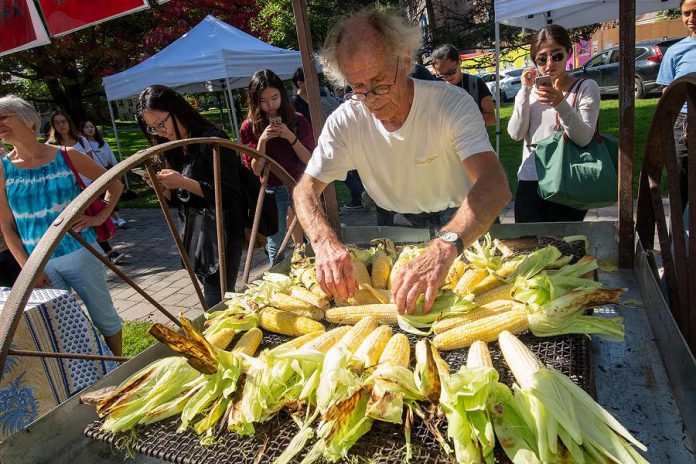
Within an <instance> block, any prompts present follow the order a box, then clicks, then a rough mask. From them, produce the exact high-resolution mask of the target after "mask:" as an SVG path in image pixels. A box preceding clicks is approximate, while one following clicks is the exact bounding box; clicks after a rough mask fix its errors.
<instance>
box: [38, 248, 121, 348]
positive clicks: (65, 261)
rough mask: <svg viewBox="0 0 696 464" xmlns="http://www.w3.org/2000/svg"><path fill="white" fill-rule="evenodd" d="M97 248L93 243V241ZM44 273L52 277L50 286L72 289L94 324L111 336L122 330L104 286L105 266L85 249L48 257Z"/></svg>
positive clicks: (106, 335) (103, 332) (106, 288)
mask: <svg viewBox="0 0 696 464" xmlns="http://www.w3.org/2000/svg"><path fill="white" fill-rule="evenodd" d="M92 246H94V247H95V248H96V243H94V244H92ZM44 272H45V273H46V275H47V276H48V278H49V279H51V288H60V289H63V290H66V291H68V292H69V291H70V289H71V288H72V289H73V290H75V293H77V294H78V295H79V296H80V298H82V301H83V302H84V303H85V306H86V307H87V312H88V313H89V317H91V318H92V322H93V323H94V325H95V327H96V328H97V329H99V331H100V332H101V333H102V334H103V335H104V336H105V337H110V336H112V335H116V334H117V333H118V332H120V331H121V317H120V316H119V315H118V313H117V312H116V308H114V302H113V301H112V300H111V295H110V294H109V288H108V287H107V286H106V268H105V267H104V265H103V264H102V263H101V261H99V260H98V259H97V258H96V257H94V255H92V253H90V252H89V251H87V249H86V248H80V249H79V250H76V251H73V252H72V253H69V254H67V255H64V256H59V257H58V258H51V260H50V261H49V262H48V264H46V268H45V269H44Z"/></svg>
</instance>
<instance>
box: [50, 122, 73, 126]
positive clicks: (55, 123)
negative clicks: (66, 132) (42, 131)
mask: <svg viewBox="0 0 696 464" xmlns="http://www.w3.org/2000/svg"><path fill="white" fill-rule="evenodd" d="M53 125H54V126H69V125H70V123H69V122H68V121H53Z"/></svg>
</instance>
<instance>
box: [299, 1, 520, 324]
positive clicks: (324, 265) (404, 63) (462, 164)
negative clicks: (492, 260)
mask: <svg viewBox="0 0 696 464" xmlns="http://www.w3.org/2000/svg"><path fill="white" fill-rule="evenodd" d="M420 37H421V36H420V32H419V30H418V29H416V28H413V27H411V26H409V25H406V24H405V23H403V22H402V20H401V19H400V18H399V17H398V16H393V15H388V14H384V13H379V12H363V13H360V14H357V15H355V16H353V17H351V18H349V19H347V20H344V21H343V22H341V23H339V24H337V25H336V26H335V27H334V28H333V29H332V31H331V32H330V33H329V36H328V37H327V39H326V42H325V44H324V49H323V51H322V60H323V65H324V71H325V73H326V75H327V76H328V77H329V78H331V79H333V80H334V81H335V82H336V83H337V84H338V85H350V86H351V87H352V89H353V92H352V94H351V95H350V100H348V101H347V102H346V103H345V104H343V105H341V107H340V108H338V109H337V110H336V111H334V112H333V113H332V114H331V116H330V117H329V119H328V120H327V122H326V125H325V126H324V129H323V131H322V133H321V136H320V137H319V143H318V146H317V148H316V150H315V151H314V153H313V155H312V159H311V160H310V162H309V164H308V166H307V169H306V171H305V175H304V177H303V178H302V180H301V181H300V182H299V184H298V185H297V187H295V190H294V198H295V204H296V207H297V216H298V218H299V220H300V222H301V223H302V226H303V228H304V230H305V231H306V233H307V235H308V237H309V240H310V241H311V243H312V247H313V249H314V252H315V254H316V270H317V279H318V281H319V283H320V285H321V286H322V288H324V290H325V291H327V292H329V293H331V294H332V295H334V296H336V297H338V298H341V299H346V298H347V297H348V296H349V295H351V294H353V292H355V290H356V283H355V278H354V276H353V272H352V264H351V258H350V255H349V253H348V252H347V251H346V248H345V246H344V245H343V244H342V243H341V242H340V240H339V238H338V237H337V236H336V234H335V233H334V231H333V230H332V229H331V228H330V227H329V225H328V223H327V221H326V219H325V216H324V214H323V211H322V207H321V204H320V202H319V196H320V194H321V193H322V191H323V190H324V189H325V188H326V186H327V185H328V184H329V183H330V182H332V181H334V180H342V179H345V176H346V173H347V172H348V171H349V170H351V169H357V171H358V173H359V174H360V178H361V179H362V180H363V183H364V185H365V189H366V190H367V192H368V193H369V194H370V196H371V197H372V199H373V200H374V201H375V203H377V205H379V206H380V207H381V208H384V209H385V210H388V211H393V212H398V213H402V214H403V215H404V216H406V217H407V218H410V219H412V220H413V222H414V224H415V225H418V226H426V227H435V228H438V229H439V233H438V238H436V239H434V240H432V241H431V242H430V244H429V245H428V248H427V251H426V252H425V253H424V254H422V255H421V256H420V257H419V258H417V259H415V260H413V261H412V262H410V263H409V264H408V265H407V266H405V267H404V269H403V270H402V271H401V273H400V275H399V276H398V278H397V280H396V282H395V283H394V287H393V289H392V292H393V293H392V294H393V297H394V300H395V302H396V304H397V306H398V308H399V311H400V312H413V311H414V309H415V306H416V301H417V299H418V297H419V296H420V295H422V294H425V302H424V307H423V311H425V312H427V311H429V310H430V308H431V307H432V304H433V302H434V299H435V296H436V294H437V291H438V289H439V288H440V287H441V286H442V285H443V283H444V280H445V277H446V275H447V271H448V269H449V267H450V265H451V263H452V261H453V260H454V258H455V257H456V256H457V255H458V254H459V252H460V251H461V248H462V246H468V245H469V244H470V243H471V242H473V241H474V240H476V239H477V238H478V237H479V236H481V235H482V234H483V233H485V232H486V230H488V228H489V226H490V225H491V223H492V222H493V220H494V219H495V218H496V217H497V215H498V213H499V212H500V210H501V209H502V208H503V206H505V205H506V204H507V202H508V201H509V200H510V191H509V189H508V184H507V179H506V177H505V174H504V172H503V170H502V168H501V166H500V163H499V162H498V158H497V156H496V154H495V153H494V152H493V149H492V148H491V145H490V142H489V140H488V135H487V133H486V128H485V126H484V123H483V119H482V118H481V113H480V112H479V111H478V108H477V107H476V104H475V103H474V101H473V100H472V99H471V97H469V96H468V95H465V92H464V91H463V90H462V89H459V88H457V87H455V86H452V85H447V84H444V83H441V82H427V81H419V80H414V79H411V78H410V77H409V76H408V73H409V71H410V70H411V66H412V63H413V61H412V56H413V55H414V54H415V52H416V51H417V50H418V49H419V48H420Z"/></svg>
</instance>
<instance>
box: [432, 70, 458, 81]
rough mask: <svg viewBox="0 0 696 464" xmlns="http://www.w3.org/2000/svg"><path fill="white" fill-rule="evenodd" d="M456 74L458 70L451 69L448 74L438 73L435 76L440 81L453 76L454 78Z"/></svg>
mask: <svg viewBox="0 0 696 464" xmlns="http://www.w3.org/2000/svg"><path fill="white" fill-rule="evenodd" d="M455 74H457V68H454V69H450V70H449V71H447V72H443V73H437V74H436V75H435V77H437V78H438V79H443V78H445V77H452V76H454V75H455Z"/></svg>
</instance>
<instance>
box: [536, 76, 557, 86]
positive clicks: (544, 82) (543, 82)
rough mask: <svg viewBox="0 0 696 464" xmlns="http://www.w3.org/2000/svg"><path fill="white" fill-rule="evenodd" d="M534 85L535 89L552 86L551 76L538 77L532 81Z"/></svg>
mask: <svg viewBox="0 0 696 464" xmlns="http://www.w3.org/2000/svg"><path fill="white" fill-rule="evenodd" d="M534 85H535V86H537V87H551V86H552V85H553V80H552V79H551V76H539V77H537V78H536V79H534Z"/></svg>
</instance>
